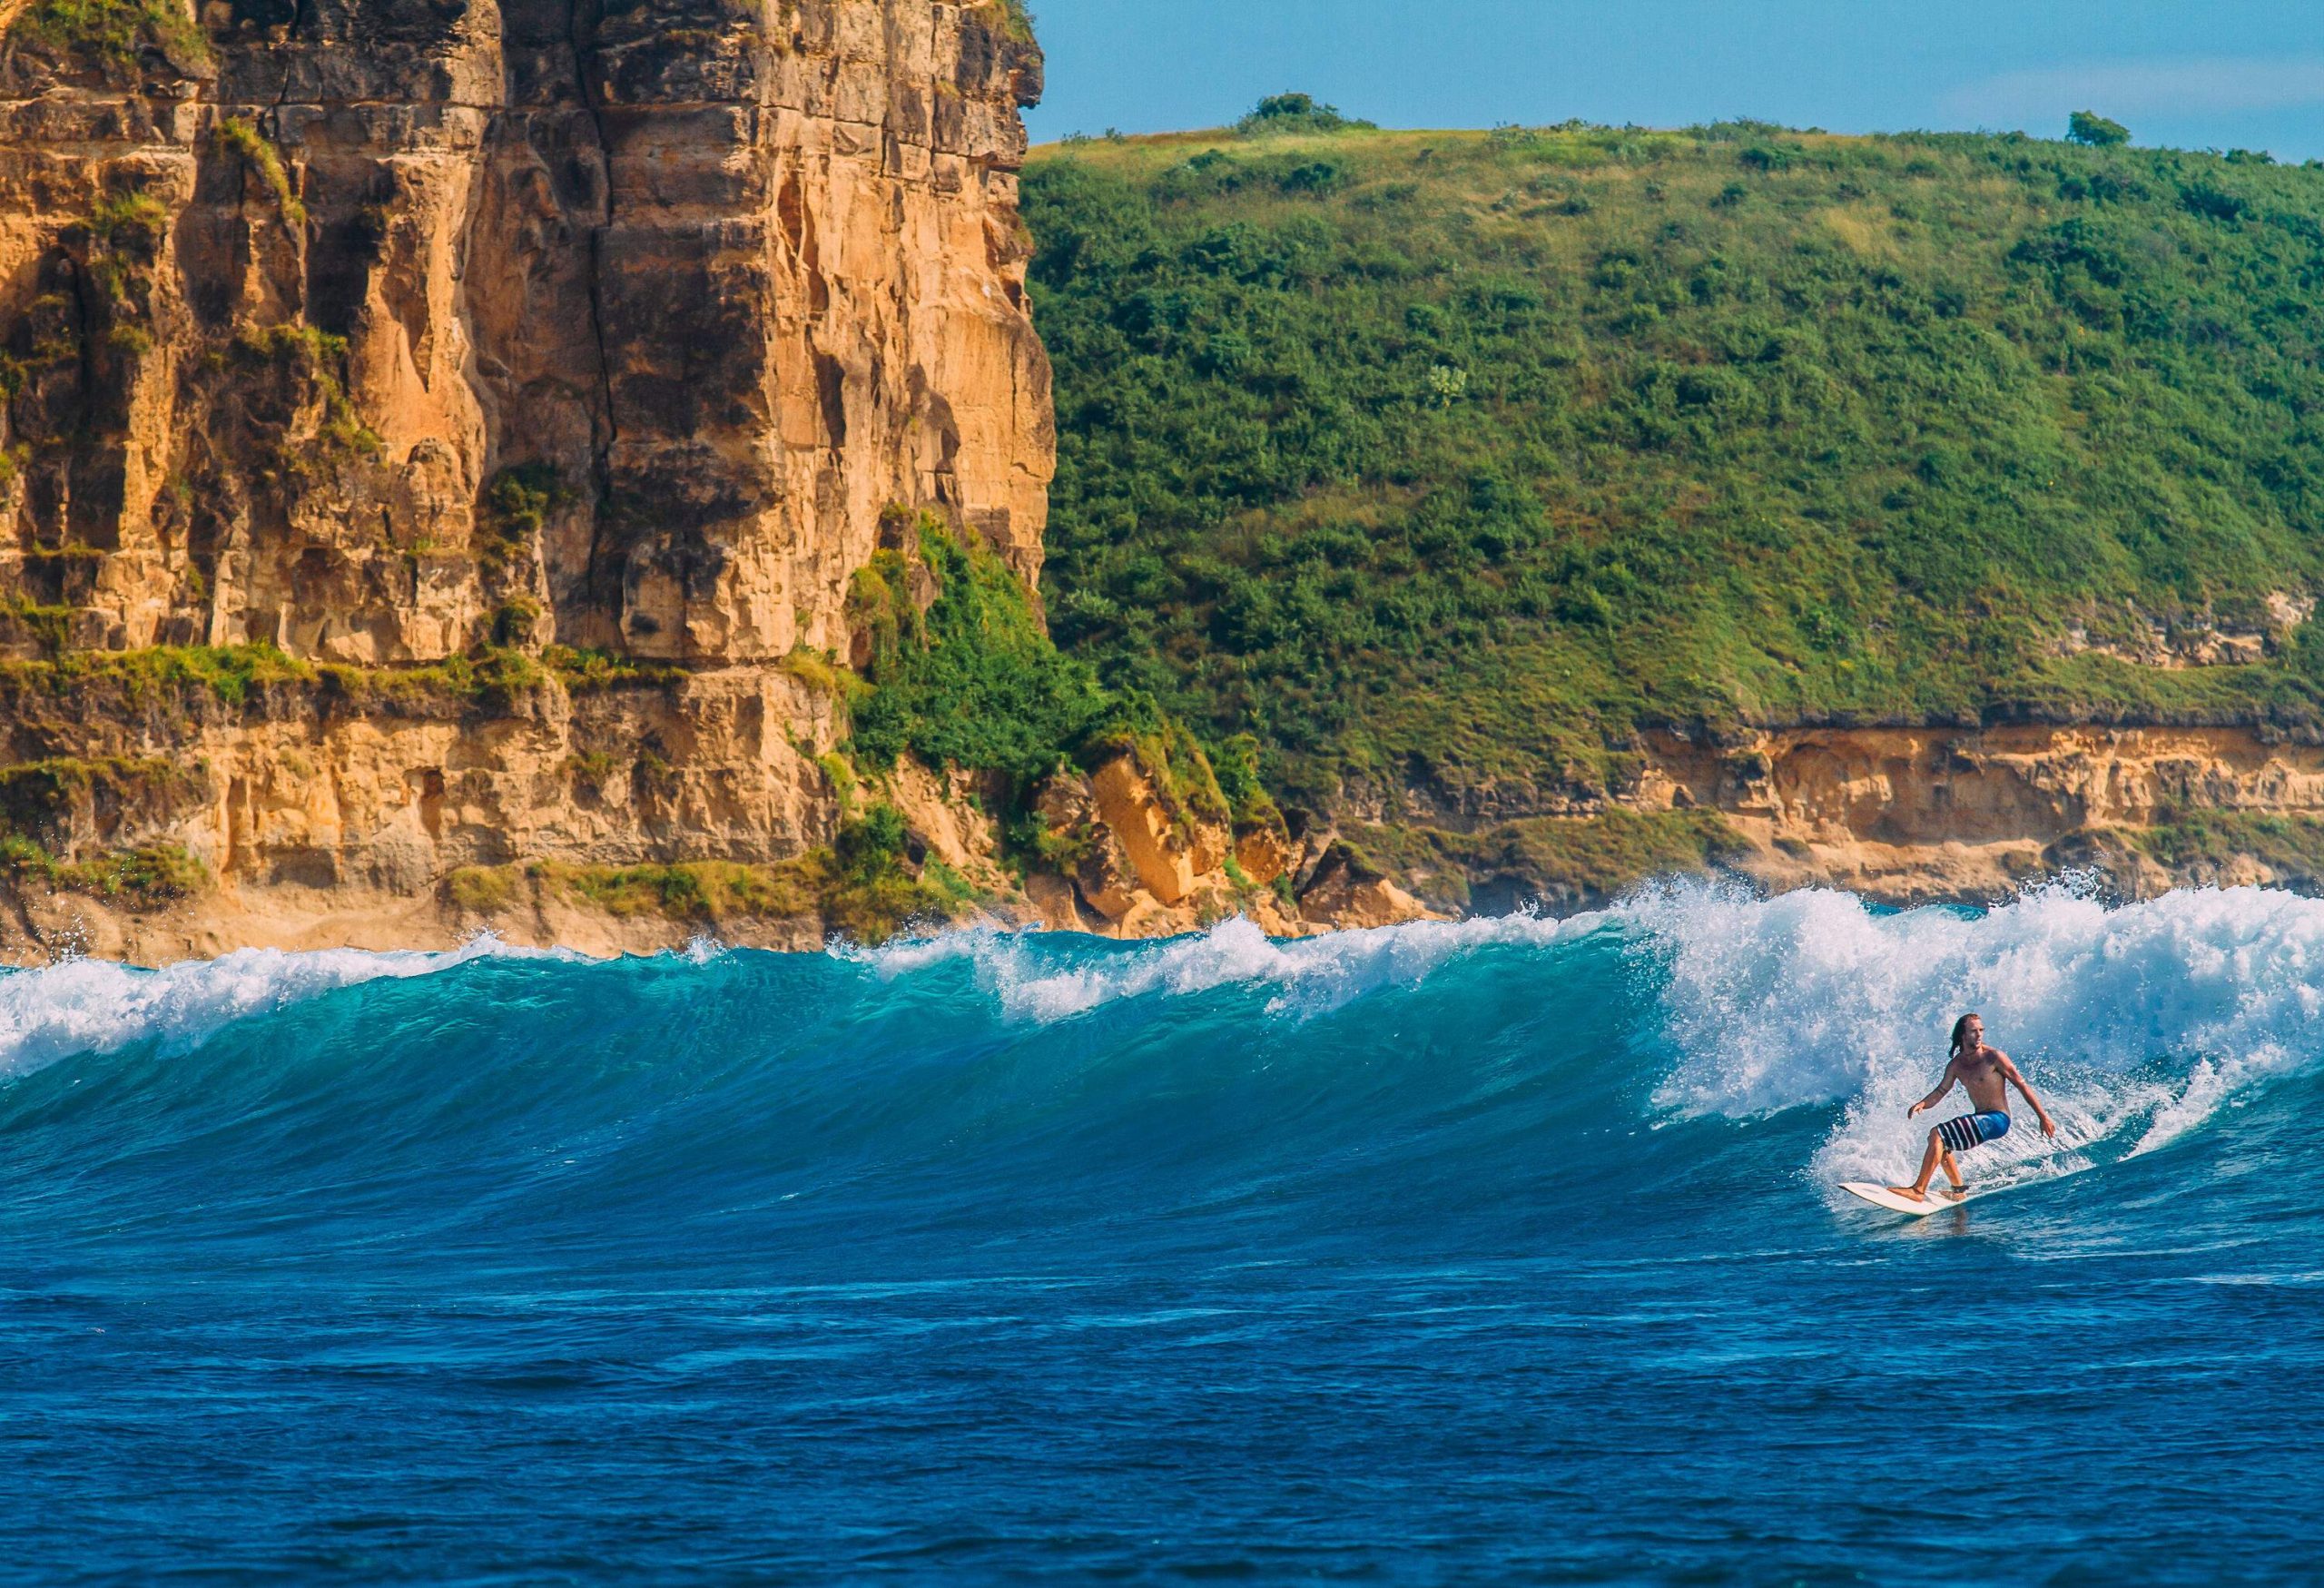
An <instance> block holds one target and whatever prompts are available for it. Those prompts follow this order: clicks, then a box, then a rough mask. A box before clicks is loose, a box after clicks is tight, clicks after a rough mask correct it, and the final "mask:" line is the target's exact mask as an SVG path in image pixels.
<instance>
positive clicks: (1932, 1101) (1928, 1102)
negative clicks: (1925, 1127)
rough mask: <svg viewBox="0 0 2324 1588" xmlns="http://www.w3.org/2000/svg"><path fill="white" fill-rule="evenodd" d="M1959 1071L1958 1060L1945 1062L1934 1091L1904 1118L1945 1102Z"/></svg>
mask: <svg viewBox="0 0 2324 1588" xmlns="http://www.w3.org/2000/svg"><path fill="white" fill-rule="evenodd" d="M1960 1069H1961V1060H1958V1059H1949V1060H1945V1073H1944V1074H1943V1075H1941V1076H1939V1077H1938V1078H1937V1082H1936V1090H1935V1091H1933V1092H1931V1093H1929V1094H1928V1096H1926V1097H1925V1098H1923V1099H1921V1100H1920V1101H1918V1102H1916V1103H1915V1104H1914V1105H1913V1106H1912V1107H1911V1108H1909V1109H1906V1110H1905V1118H1906V1119H1911V1118H1912V1117H1913V1116H1914V1115H1915V1114H1917V1113H1919V1112H1920V1111H1921V1110H1923V1109H1933V1108H1935V1107H1936V1105H1937V1104H1939V1103H1941V1102H1943V1101H1944V1100H1945V1093H1946V1092H1948V1091H1951V1090H1953V1082H1954V1080H1955V1077H1956V1075H1957V1074H1958V1072H1959V1070H1960ZM2018 1084H2019V1085H2020V1086H2023V1085H2024V1084H2025V1083H2024V1081H2020V1082H2018ZM2026 1096H2027V1097H2028V1099H2029V1100H2030V1099H2031V1098H2032V1096H2033V1094H2032V1093H2031V1092H2029V1093H2027V1094H2026ZM2041 1106H2042V1105H2041V1104H2039V1103H2035V1104H2034V1105H2033V1107H2034V1109H2035V1110H2037V1111H2038V1110H2040V1108H2041Z"/></svg>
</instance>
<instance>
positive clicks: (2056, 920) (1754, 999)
mask: <svg viewBox="0 0 2324 1588" xmlns="http://www.w3.org/2000/svg"><path fill="white" fill-rule="evenodd" d="M1629 913H1630V917H1631V919H1632V920H1633V921H1634V922H1636V924H1637V925H1638V926H1640V928H1642V929H1643V932H1644V933H1645V936H1644V938H1643V940H1642V941H1643V942H1646V943H1647V944H1649V945H1650V947H1651V951H1652V952H1654V953H1655V954H1656V956H1657V957H1658V959H1659V962H1660V963H1661V965H1662V967H1663V970H1664V972H1665V975H1666V978H1667V980H1666V983H1665V985H1664V988H1663V1001H1664V1012H1665V1029H1666V1031H1667V1034H1668V1035H1669V1039H1670V1041H1672V1043H1673V1045H1674V1046H1675V1047H1676V1049H1677V1050H1678V1063H1677V1065H1676V1067H1675V1069H1674V1070H1673V1071H1672V1072H1671V1074H1670V1076H1669V1079H1668V1080H1666V1081H1665V1082H1664V1084H1663V1086H1662V1087H1661V1089H1660V1090H1659V1092H1658V1094H1657V1099H1656V1100H1657V1101H1658V1102H1659V1103H1660V1104H1661V1105H1662V1106H1664V1107H1666V1108H1669V1109H1672V1110H1677V1111H1679V1112H1681V1113H1689V1114H1707V1113H1718V1114H1728V1115H1734V1116H1749V1115H1755V1114H1762V1113H1767V1112H1770V1111H1773V1110H1778V1109H1783V1108H1787V1107H1790V1106H1793V1105H1796V1104H1799V1103H1806V1102H1817V1101H1833V1100H1841V1099H1848V1100H1851V1101H1850V1107H1849V1109H1848V1111H1847V1114H1846V1117H1845V1118H1844V1119H1842V1121H1841V1122H1840V1124H1839V1126H1838V1127H1837V1129H1836V1130H1835V1132H1834V1134H1833V1137H1832V1139H1831V1140H1830V1142H1829V1143H1827V1147H1826V1149H1824V1151H1823V1153H1822V1154H1820V1155H1819V1159H1818V1168H1819V1169H1823V1170H1827V1171H1829V1172H1830V1173H1832V1174H1833V1175H1835V1176H1836V1177H1837V1176H1848V1177H1859V1176H1888V1175H1894V1174H1896V1173H1897V1172H1899V1171H1900V1170H1902V1171H1909V1170H1910V1169H1913V1168H1915V1167H1916V1166H1917V1164H1918V1161H1919V1157H1920V1152H1921V1149H1922V1145H1923V1143H1924V1142H1925V1139H1926V1131H1927V1128H1928V1126H1929V1125H1930V1124H1932V1123H1934V1122H1935V1121H1936V1120H1937V1119H1941V1118H1943V1117H1945V1115H1948V1114H1951V1113H1954V1112H1957V1111H1959V1110H1960V1106H1961V1105H1960V1103H1959V1101H1958V1095H1959V1094H1958V1093H1955V1100H1953V1101H1950V1102H1948V1103H1945V1104H1943V1105H1940V1106H1939V1108H1938V1109H1937V1110H1934V1111H1932V1112H1931V1113H1928V1114H1924V1115H1921V1116H1919V1117H1918V1118H1917V1119H1911V1120H1907V1119H1905V1110H1906V1109H1907V1108H1908V1107H1909V1106H1910V1105H1911V1104H1912V1103H1913V1102H1914V1101H1915V1100H1916V1099H1918V1098H1919V1097H1920V1096H1922V1095H1924V1094H1925V1092H1926V1091H1927V1090H1929V1089H1930V1087H1931V1086H1932V1085H1934V1083H1935V1080H1936V1077H1937V1076H1938V1074H1939V1073H1941V1072H1942V1070H1943V1068H1944V1064H1945V1043H1946V1039H1947V1037H1948V1035H1949V1032H1950V1028H1951V1025H1952V1022H1953V1020H1954V1018H1955V1016H1956V1015H1959V1014H1961V1013H1963V1012H1965V1011H1969V1010H1975V1011H1979V1012H1980V1013H1982V1014H1983V1015H1984V1021H1985V1029H1986V1031H1987V1032H1988V1034H1989V1036H1990V1038H1991V1040H1992V1041H1994V1043H1995V1044H1996V1045H1998V1046H2000V1047H2002V1048H2004V1049H2005V1050H2008V1051H2009V1052H2010V1053H2011V1054H2012V1055H2013V1056H2014V1058H2016V1059H2017V1060H2018V1061H2019V1063H2020V1065H2021V1067H2022V1068H2024V1069H2025V1070H2027V1072H2028V1076H2029V1079H2031V1080H2033V1084H2034V1086H2035V1089H2036V1090H2039V1091H2041V1092H2042V1093H2043V1097H2044V1099H2045V1100H2047V1101H2048V1102H2049V1103H2050V1106H2051V1111H2052V1113H2053V1114H2054V1115H2055V1116H2056V1117H2057V1120H2058V1124H2059V1127H2060V1130H2059V1135H2060V1140H2061V1142H2062V1143H2063V1145H2064V1147H2065V1148H2066V1149H2067V1150H2066V1151H2065V1152H2064V1153H2063V1154H2062V1153H2061V1152H2060V1151H2059V1150H2058V1149H2057V1148H2056V1147H2053V1146H2052V1145H2050V1144H2047V1143H2044V1142H2043V1140H2042V1139H2041V1136H2040V1132H2039V1129H2037V1127H2036V1126H2035V1124H2034V1121H2033V1119H2032V1117H2031V1113H2030V1110H2023V1109H2021V1110H2019V1111H2018V1113H2017V1117H2016V1119H2015V1122H2014V1127H2013V1129H2012V1130H2011V1132H2010V1134H2009V1136H2008V1137H2006V1138H2004V1140H2003V1141H2001V1142H2000V1143H1997V1144H1995V1145H1994V1146H1993V1147H1990V1148H1987V1149H1981V1151H1980V1152H1979V1154H1978V1160H1977V1161H1978V1163H1979V1164H1980V1166H1988V1172H1990V1169H1993V1168H1998V1169H2002V1170H2004V1172H2005V1173H2014V1172H2016V1171H2017V1170H2020V1169H2023V1170H2024V1171H2025V1172H2033V1169H2034V1166H2036V1165H2037V1164H2038V1165H2039V1166H2040V1169H2041V1171H2042V1172H2056V1171H2057V1170H2060V1169H2072V1168H2074V1167H2082V1166H2086V1164H2087V1162H2088V1161H2089V1160H2088V1159H2083V1158H2079V1157H2078V1156H2077V1154H2076V1150H2075V1149H2080V1148H2083V1147H2085V1146H2095V1145H2097V1144H2101V1143H2112V1144H2114V1145H2115V1147H2116V1148H2117V1149H2121V1148H2122V1147H2124V1146H2126V1147H2127V1150H2129V1151H2132V1152H2136V1151H2144V1150H2147V1149H2152V1148H2153V1147H2157V1146H2161V1145H2162V1144H2163V1143H2164V1142H2166V1141H2168V1140H2170V1139H2173V1138H2174V1137H2176V1136H2178V1135H2180V1134H2181V1133H2183V1132H2184V1131H2185V1130H2187V1129H2191V1128H2192V1127H2193V1126H2195V1125H2197V1124H2200V1123H2201V1121H2202V1120H2203V1119H2207V1118H2209V1117H2210V1115H2211V1113H2212V1111H2213V1110H2216V1109H2217V1108H2218V1107H2219V1106H2220V1105H2221V1102H2223V1101H2224V1100H2227V1099H2228V1098H2229V1097H2230V1096H2231V1095H2232V1094H2233V1093H2234V1092H2235V1091H2237V1090H2239V1089H2240V1088H2242V1087H2244V1086H2247V1085H2249V1084H2250V1082H2251V1081H2252V1080H2255V1079H2257V1078H2258V1077H2260V1076H2262V1075H2265V1074H2268V1073H2271V1072H2274V1071H2279V1070H2286V1069H2290V1068H2296V1067H2299V1066H2303V1065H2305V1064H2307V1063H2309V1062H2311V1061H2312V1060H2313V1059H2314V1057H2315V1056H2316V1054H2317V1053H2318V1051H2319V1049H2324V1039H2319V1028H2318V1027H2317V1024H2316V1021H2317V1016H2318V1014H2319V1011H2324V902H2318V901H2315V900H2309V899H2303V898H2300V897H2299V896H2297V895H2295V894H2291V893H2282V892H2280V891H2276V890H2271V889H2260V888H2232V889H2225V890H2221V889H2193V890H2189V891H2185V892H2181V893H2169V894H2166V895H2164V896H2163V897H2162V898H2160V899H2154V900H2150V901H2146V902H2141V903H2135V904H2125V905H2117V906H2109V905H2107V904H2104V903H2102V902H2099V901H2098V900H2096V899H2094V898H2092V897H2090V896H2088V894H2087V893H2085V892H2083V891H2079V890H2076V889H2074V888H2072V887H2051V888H2046V889H2043V890H2040V891H2038V892H2034V893H2028V894H2026V895H2025V896H2024V897H2022V898H2020V899H2018V900H2016V901H2015V902H2012V903H2009V904H2006V905H2004V906H2002V907H2000V908H1998V909H1995V910H1993V911H1990V912H1985V913H1984V914H1980V915H1971V914H1967V913H1965V912H1958V911H1952V910H1942V909H1926V910H1915V911H1909V912H1904V913H1901V914H1886V915H1883V914H1876V913H1875V912H1872V911H1870V910H1868V909H1866V907H1865V906H1864V905H1863V903H1862V902H1859V901H1858V900H1856V898H1854V897H1853V896H1851V895H1849V894H1846V893H1829V892H1817V893H1790V894H1785V895H1782V896H1780V897H1777V898H1775V899H1771V900H1765V901H1762V900H1757V899H1752V898H1748V897H1747V896H1745V895H1742V894H1740V893H1734V892H1721V891H1719V890H1716V889H1710V888H1702V887H1688V888H1673V889H1669V890H1667V891H1664V892H1661V893H1657V894H1655V895H1653V896H1651V897H1649V898H1647V899H1643V900H1641V901H1640V902H1637V903H1636V904H1635V905H1634V906H1633V907H1632V908H1631V910H1630V912H1629Z"/></svg>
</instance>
